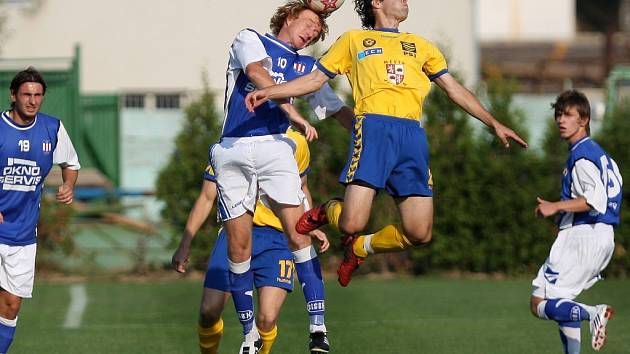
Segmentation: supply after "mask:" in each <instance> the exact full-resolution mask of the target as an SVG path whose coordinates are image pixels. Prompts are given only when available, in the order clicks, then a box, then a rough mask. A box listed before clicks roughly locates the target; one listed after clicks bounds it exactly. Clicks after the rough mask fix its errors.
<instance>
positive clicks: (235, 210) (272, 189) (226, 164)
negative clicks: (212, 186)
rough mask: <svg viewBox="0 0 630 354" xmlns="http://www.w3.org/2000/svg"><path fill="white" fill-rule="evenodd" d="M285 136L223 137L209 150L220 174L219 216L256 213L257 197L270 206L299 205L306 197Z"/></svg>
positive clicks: (227, 216) (291, 150) (232, 216)
mask: <svg viewBox="0 0 630 354" xmlns="http://www.w3.org/2000/svg"><path fill="white" fill-rule="evenodd" d="M294 149H295V143H294V142H293V140H291V139H289V138H287V137H285V136H283V135H265V136H257V137H248V138H223V139H222V140H221V142H220V143H218V144H215V145H214V146H213V147H212V150H211V152H210V161H211V164H212V168H213V169H214V172H215V174H216V176H217V190H218V198H217V199H218V200H217V204H218V208H217V211H218V213H217V214H218V217H219V218H220V219H221V220H223V221H225V220H230V219H234V218H237V217H239V216H241V215H243V214H245V213H246V212H248V211H249V212H252V213H253V212H254V210H255V207H256V202H257V200H258V198H260V199H261V201H262V202H263V203H265V204H266V205H269V199H270V200H273V201H275V202H276V203H279V204H285V205H300V204H302V200H303V199H304V193H303V192H302V186H301V179H300V174H299V173H298V167H297V163H296V162H295V157H294Z"/></svg>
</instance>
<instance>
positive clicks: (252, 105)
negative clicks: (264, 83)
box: [245, 89, 269, 112]
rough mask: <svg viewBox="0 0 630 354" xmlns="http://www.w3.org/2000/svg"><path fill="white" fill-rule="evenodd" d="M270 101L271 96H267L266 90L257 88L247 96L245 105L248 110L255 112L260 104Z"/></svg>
mask: <svg viewBox="0 0 630 354" xmlns="http://www.w3.org/2000/svg"><path fill="white" fill-rule="evenodd" d="M267 101H269V97H267V93H266V91H265V90H264V89H263V90H255V91H253V92H250V93H248V94H247V96H245V106H246V107H247V110H248V111H250V112H254V110H255V109H256V108H258V106H260V105H261V104H263V103H265V102H267Z"/></svg>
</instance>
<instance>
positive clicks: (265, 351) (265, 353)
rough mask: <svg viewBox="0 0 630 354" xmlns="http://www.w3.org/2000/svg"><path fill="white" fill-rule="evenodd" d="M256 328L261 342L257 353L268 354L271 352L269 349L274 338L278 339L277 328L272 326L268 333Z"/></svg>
mask: <svg viewBox="0 0 630 354" xmlns="http://www.w3.org/2000/svg"><path fill="white" fill-rule="evenodd" d="M256 327H257V328H258V334H260V338H261V339H262V341H263V346H262V348H261V349H260V352H258V353H259V354H269V353H270V352H271V347H272V346H273V343H274V342H275V341H276V338H277V337H278V326H274V327H273V328H272V329H271V331H269V332H265V331H263V330H262V329H260V327H258V326H256Z"/></svg>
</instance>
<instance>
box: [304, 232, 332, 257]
mask: <svg viewBox="0 0 630 354" xmlns="http://www.w3.org/2000/svg"><path fill="white" fill-rule="evenodd" d="M308 235H309V236H310V237H311V238H313V239H316V240H317V242H319V253H324V252H326V251H328V248H329V247H330V242H329V241H328V236H326V234H325V233H324V232H323V231H321V230H313V231H311V232H309V234H308Z"/></svg>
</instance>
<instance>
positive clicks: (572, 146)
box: [569, 135, 591, 151]
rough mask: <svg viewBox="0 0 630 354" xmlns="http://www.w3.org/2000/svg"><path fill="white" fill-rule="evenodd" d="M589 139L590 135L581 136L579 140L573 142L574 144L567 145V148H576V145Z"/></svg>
mask: <svg viewBox="0 0 630 354" xmlns="http://www.w3.org/2000/svg"><path fill="white" fill-rule="evenodd" d="M590 139H591V137H590V136H588V135H587V136H585V137H583V138H582V139H580V140H578V141H576V142H575V144H573V145H571V146H569V150H571V151H573V150H575V149H576V148H577V147H578V146H580V145H581V144H582V143H583V142H585V141H587V140H590Z"/></svg>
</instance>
